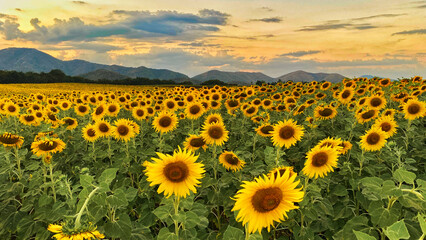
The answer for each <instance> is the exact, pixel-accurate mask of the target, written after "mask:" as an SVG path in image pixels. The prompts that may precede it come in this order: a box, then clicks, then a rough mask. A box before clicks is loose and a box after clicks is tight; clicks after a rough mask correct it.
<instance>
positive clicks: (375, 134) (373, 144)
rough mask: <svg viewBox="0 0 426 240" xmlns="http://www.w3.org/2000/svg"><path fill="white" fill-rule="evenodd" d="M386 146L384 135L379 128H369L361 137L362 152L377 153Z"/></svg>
mask: <svg viewBox="0 0 426 240" xmlns="http://www.w3.org/2000/svg"><path fill="white" fill-rule="evenodd" d="M385 144H386V133H385V132H383V131H382V129H381V128H378V127H376V128H371V129H370V130H368V131H367V132H366V133H365V135H363V136H361V148H362V149H363V150H364V151H378V150H380V149H382V148H383V147H384V146H385Z"/></svg>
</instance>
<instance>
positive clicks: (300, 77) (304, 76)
mask: <svg viewBox="0 0 426 240" xmlns="http://www.w3.org/2000/svg"><path fill="white" fill-rule="evenodd" d="M344 78H346V77H345V76H343V75H340V74H338V73H310V72H305V71H301V70H299V71H295V72H291V73H287V74H285V75H282V76H281V77H277V80H278V79H280V80H281V81H283V82H285V81H289V80H292V81H294V82H312V81H317V82H321V81H329V82H332V83H336V82H340V81H342V80H343V79H344Z"/></svg>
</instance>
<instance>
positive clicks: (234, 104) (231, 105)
mask: <svg viewBox="0 0 426 240" xmlns="http://www.w3.org/2000/svg"><path fill="white" fill-rule="evenodd" d="M228 105H229V106H230V107H231V108H233V107H236V106H238V101H237V100H230V101H229V103H228Z"/></svg>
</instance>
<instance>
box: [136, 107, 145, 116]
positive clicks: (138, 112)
mask: <svg viewBox="0 0 426 240" xmlns="http://www.w3.org/2000/svg"><path fill="white" fill-rule="evenodd" d="M136 115H137V116H138V117H143V115H145V112H144V111H143V110H142V109H138V110H136Z"/></svg>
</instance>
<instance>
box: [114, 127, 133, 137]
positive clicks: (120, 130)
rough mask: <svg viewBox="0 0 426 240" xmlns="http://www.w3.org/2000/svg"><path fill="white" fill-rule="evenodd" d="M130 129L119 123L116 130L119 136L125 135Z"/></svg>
mask: <svg viewBox="0 0 426 240" xmlns="http://www.w3.org/2000/svg"><path fill="white" fill-rule="evenodd" d="M129 131H130V129H129V128H128V127H127V126H124V125H120V126H118V127H117V132H118V134H120V135H121V136H126V135H127V134H128V133H129Z"/></svg>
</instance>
